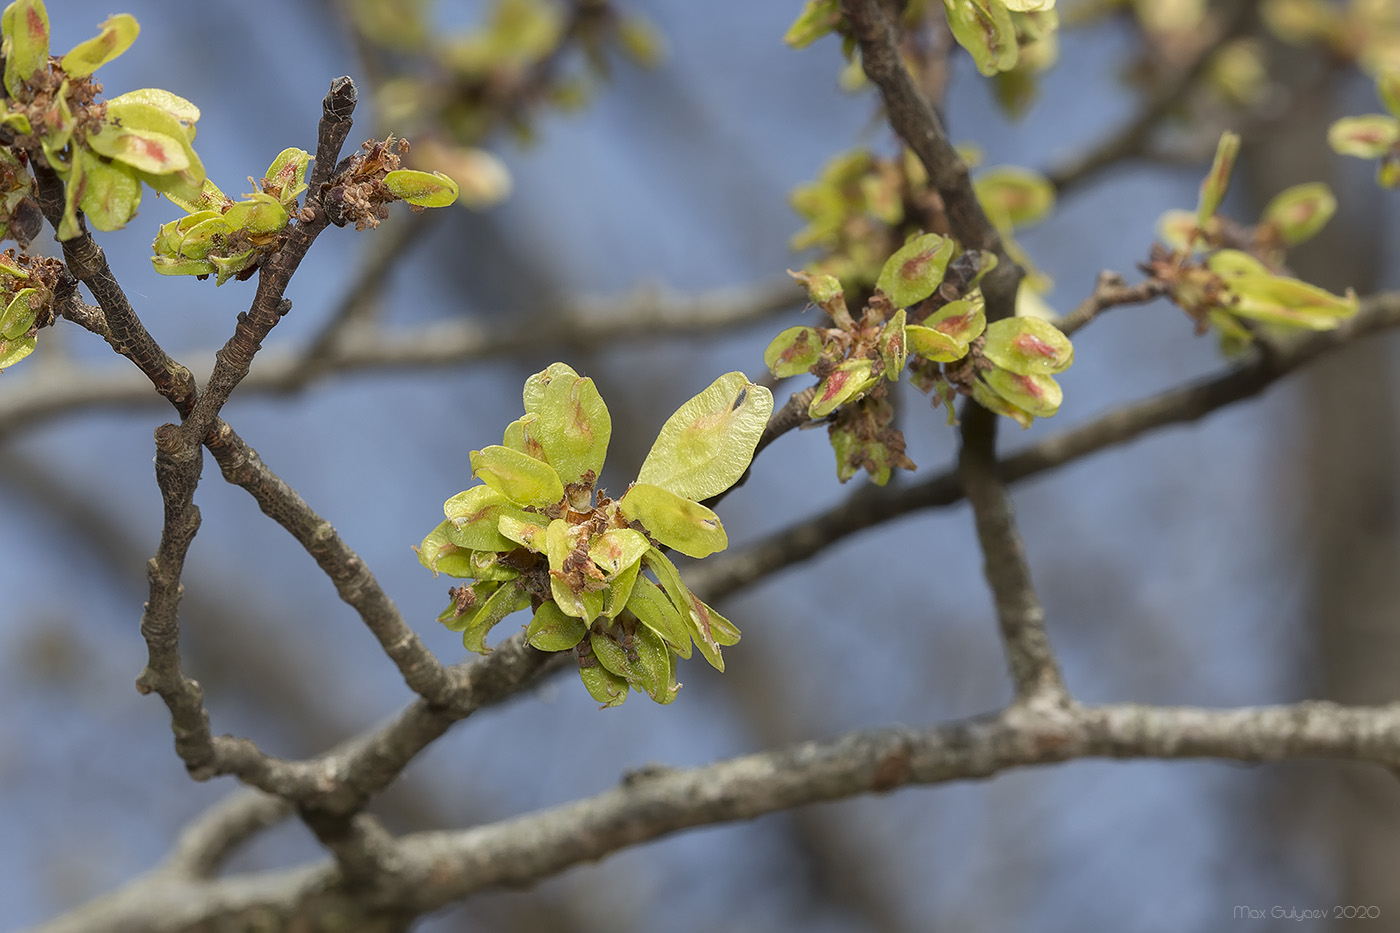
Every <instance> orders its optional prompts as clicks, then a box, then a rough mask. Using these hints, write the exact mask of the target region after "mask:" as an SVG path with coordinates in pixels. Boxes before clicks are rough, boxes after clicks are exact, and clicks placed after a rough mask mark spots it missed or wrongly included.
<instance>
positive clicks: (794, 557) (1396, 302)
mask: <svg viewBox="0 0 1400 933" xmlns="http://www.w3.org/2000/svg"><path fill="white" fill-rule="evenodd" d="M1397 325H1400V292H1382V293H1379V294H1376V295H1372V296H1370V297H1368V298H1366V299H1363V300H1362V302H1361V310H1360V311H1359V312H1358V313H1357V315H1356V316H1355V317H1353V318H1352V319H1351V320H1349V321H1346V322H1345V323H1343V324H1342V325H1341V326H1340V327H1338V328H1337V329H1336V330H1330V331H1321V332H1318V333H1314V334H1309V335H1307V336H1306V337H1303V338H1301V339H1299V340H1297V341H1294V342H1292V343H1288V344H1284V345H1281V346H1279V347H1277V348H1276V350H1275V351H1274V352H1272V353H1271V354H1270V355H1268V356H1264V355H1260V356H1258V357H1256V358H1255V359H1254V360H1252V361H1250V362H1248V363H1245V364H1244V365H1243V366H1239V367H1236V368H1233V369H1230V370H1227V371H1226V372H1224V373H1221V374H1220V375H1218V376H1214V377H1212V378H1209V379H1204V380H1201V381H1199V382H1196V383H1193V384H1191V385H1187V386H1184V387H1182V388H1179V389H1172V390H1170V391H1167V392H1163V393H1161V394H1160V395H1156V396H1153V397H1152V398H1148V399H1143V400H1142V401H1139V402H1134V403H1131V404H1128V405H1124V406H1122V407H1120V408H1117V409H1115V410H1113V411H1110V412H1108V413H1107V414H1104V415H1101V416H1099V417H1098V418H1095V419H1094V420H1093V421H1090V422H1089V423H1088V424H1084V425H1080V426H1079V427H1077V428H1071V429H1069V430H1067V431H1065V432H1064V433H1062V434H1057V435H1055V436H1053V437H1049V438H1047V439H1045V440H1043V441H1041V442H1040V443H1038V444H1034V445H1032V446H1031V447H1028V448H1026V449H1025V450H1022V451H1020V452H1018V453H1015V454H1012V455H1011V456H1009V457H1006V458H1005V459H1003V460H1001V461H1000V462H999V463H998V466H997V473H998V475H999V476H1000V477H1001V478H1002V480H1003V481H1005V482H1008V483H1012V482H1016V481H1018V480H1022V479H1025V478H1027V477H1029V476H1035V475H1037V474H1040V473H1045V472H1047V471H1049V470H1053V469H1055V468H1057V467H1060V466H1063V465H1064V464H1066V463H1070V462H1073V461H1075V460H1078V459H1080V458H1082V457H1087V456H1089V455H1090V454H1094V453H1097V452H1099V451H1101V450H1104V449H1106V448H1109V447H1113V446H1115V445H1117V444H1123V443H1126V442H1128V441H1131V440H1134V439H1135V438H1138V437H1141V436H1142V435H1144V434H1146V433H1148V432H1150V431H1153V430H1156V429H1158V428H1162V427H1166V426H1167V425H1172V424H1183V423H1186V422H1190V421H1196V420H1198V419H1200V418H1203V417H1205V416H1206V415H1208V414H1210V413H1211V412H1214V411H1216V410H1218V409H1221V408H1224V407H1226V406H1227V405H1232V404H1234V403H1236V402H1240V401H1243V400H1245V399H1247V398H1251V397H1253V396H1255V395H1258V394H1259V393H1260V392H1262V391H1264V389H1266V388H1268V387H1269V386H1270V385H1272V384H1273V383H1274V382H1276V381H1278V380H1279V379H1281V378H1283V377H1284V376H1286V375H1288V374H1289V373H1291V372H1293V371H1295V370H1297V369H1299V368H1301V367H1302V366H1304V365H1306V364H1308V363H1309V362H1311V361H1312V360H1314V359H1316V358H1317V357H1319V356H1321V355H1323V354H1324V353H1328V352H1330V351H1332V350H1335V349H1337V348H1339V347H1343V346H1346V345H1348V344H1350V343H1354V342H1355V341H1357V340H1359V339H1361V338H1363V337H1366V336H1369V335H1371V334H1374V333H1378V332H1381V331H1384V330H1386V329H1389V328H1392V327H1396V326H1397ZM962 498H963V488H962V483H961V481H960V480H959V479H958V476H957V474H956V473H955V472H952V471H948V472H943V473H939V474H937V475H935V476H933V477H932V478H930V479H928V480H925V481H924V482H922V483H916V484H911V485H907V486H888V487H884V488H881V487H879V486H873V485H865V486H861V487H860V488H858V489H857V490H856V491H855V492H854V493H852V494H851V495H850V496H849V497H847V499H846V501H844V502H842V503H841V504H839V505H837V506H835V507H833V508H831V509H829V510H828V511H826V512H824V513H822V514H820V515H816V516H813V517H812V518H809V519H805V520H803V521H801V522H798V523H796V524H794V525H791V526H789V527H788V528H786V529H784V530H782V531H779V532H777V533H775V534H772V535H769V536H768V537H766V538H764V539H762V540H761V541H758V542H756V543H754V544H752V545H749V546H748V547H745V548H742V549H731V550H729V551H726V552H725V553H722V554H718V555H716V556H714V557H710V558H707V559H706V560H705V561H704V562H702V563H701V564H700V565H699V566H698V567H695V568H694V569H693V570H690V571H688V572H687V575H686V579H687V580H688V581H689V582H690V585H691V588H692V589H694V590H696V591H697V592H700V593H703V594H704V595H705V596H706V598H708V599H714V600H719V599H722V598H723V597H724V596H726V595H728V594H730V593H733V592H734V591H736V590H739V589H742V588H743V587H745V586H748V585H750V584H752V583H755V582H757V581H758V580H761V579H763V578H765V577H767V576H769V575H770V574H773V573H775V572H777V571H778V570H781V569H783V568H784V567H790V566H792V565H793V564H797V563H801V562H802V561H804V560H807V559H808V558H811V557H813V556H815V555H817V554H819V553H821V552H822V551H823V550H825V549H826V548H828V547H830V546H831V545H833V544H835V543H836V542H838V541H840V540H841V539H842V538H845V537H848V536H849V535H853V534H855V533H857V532H860V531H863V530H865V529H866V528H872V527H874V526H875V525H878V524H881V523H882V522H887V521H890V520H892V519H896V518H899V517H901V516H904V515H908V514H909V513H911V512H915V511H918V510H920V509H927V508H938V507H941V506H946V505H952V504H953V503H955V502H958V501H960V500H961V499H962Z"/></svg>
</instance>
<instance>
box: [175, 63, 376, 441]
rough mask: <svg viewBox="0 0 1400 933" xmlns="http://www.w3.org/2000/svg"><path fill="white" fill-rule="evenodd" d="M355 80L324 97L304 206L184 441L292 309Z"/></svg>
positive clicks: (334, 85)
mask: <svg viewBox="0 0 1400 933" xmlns="http://www.w3.org/2000/svg"><path fill="white" fill-rule="evenodd" d="M355 98H356V91H355V83H354V82H353V81H351V80H350V79H349V78H348V77H340V78H336V79H335V80H334V81H332V82H331V88H330V90H329V91H327V92H326V96H325V98H324V99H323V100H322V101H321V121H320V123H319V125H318V129H317V133H316V159H315V162H314V163H313V164H312V170H311V180H310V182H309V185H310V187H309V188H308V190H307V192H306V201H305V207H303V208H302V211H301V214H300V215H299V216H298V220H297V222H296V223H294V224H293V225H292V226H291V228H290V229H289V230H288V231H287V232H286V234H285V236H284V238H283V240H282V243H281V245H280V246H279V247H278V249H277V250H276V252H274V253H272V255H271V256H269V257H268V258H267V259H266V260H265V261H264V262H263V265H262V267H261V268H260V269H259V270H258V288H257V292H256V293H255V294H254V296H253V303H252V305H251V307H250V308H249V309H248V312H247V313H246V314H240V315H238V323H237V325H236V326H235V327H234V331H233V336H231V337H229V339H228V342H227V343H226V344H224V346H223V348H222V349H220V350H219V351H218V353H217V354H215V362H214V371H213V372H212V373H211V374H210V376H209V381H208V382H207V383H205V386H204V392H203V394H202V395H201V396H200V398H199V401H198V402H196V403H195V406H194V408H193V410H192V411H191V412H190V413H189V415H188V416H186V418H185V420H184V422H183V424H182V425H181V434H182V436H183V437H184V440H185V443H187V444H191V445H198V444H199V443H201V442H202V441H203V439H204V436H205V434H207V433H208V432H209V431H210V429H211V428H212V427H213V425H214V421H215V419H216V418H218V416H219V411H220V410H221V409H222V408H223V406H224V403H225V402H226V401H228V397H229V395H230V393H232V392H233V390H234V389H235V388H236V387H237V386H238V384H239V383H240V382H242V381H243V378H244V377H245V376H247V375H248V370H249V368H251V366H252V364H253V356H254V354H256V353H257V352H258V350H260V349H262V342H263V339H264V338H266V337H267V335H268V334H269V333H271V331H272V328H273V327H275V326H277V322H278V321H280V320H281V319H282V315H284V314H286V313H287V312H288V311H290V310H291V308H292V305H291V302H290V301H288V300H287V299H286V298H285V297H284V294H285V292H286V290H287V286H288V285H289V284H290V283H291V280H292V276H293V275H294V274H295V273H296V271H297V268H298V267H300V265H301V261H302V260H303V259H304V258H305V257H306V253H307V251H308V250H310V249H311V244H312V243H314V242H315V241H316V237H317V236H318V235H319V234H320V233H321V231H322V230H325V229H326V227H327V225H328V224H329V223H330V219H329V217H328V216H327V214H326V210H325V207H324V206H323V205H322V203H321V198H322V194H323V190H322V189H324V188H325V186H326V184H327V183H328V182H329V181H330V178H331V173H332V172H333V171H334V169H335V164H336V161H337V160H338V159H339V158H340V148H341V146H342V145H344V143H345V138H346V137H347V136H349V135H350V127H351V117H352V115H353V114H354V112H355Z"/></svg>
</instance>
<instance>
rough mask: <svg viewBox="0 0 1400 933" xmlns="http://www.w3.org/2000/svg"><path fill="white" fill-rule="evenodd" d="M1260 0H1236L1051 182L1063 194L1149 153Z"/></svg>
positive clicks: (1246, 23)
mask: <svg viewBox="0 0 1400 933" xmlns="http://www.w3.org/2000/svg"><path fill="white" fill-rule="evenodd" d="M1257 4H1258V0H1235V2H1233V3H1231V4H1230V5H1229V6H1228V7H1227V8H1226V9H1225V11H1224V14H1223V16H1222V18H1221V19H1220V25H1219V26H1218V27H1217V28H1216V30H1215V33H1214V35H1213V36H1211V38H1210V40H1209V41H1207V42H1205V43H1203V44H1202V45H1201V47H1200V48H1199V49H1197V50H1196V54H1195V55H1193V56H1192V57H1191V60H1190V61H1189V62H1187V63H1186V64H1185V65H1183V66H1181V67H1180V68H1178V69H1177V70H1176V71H1175V72H1173V73H1172V74H1171V75H1170V76H1168V77H1167V78H1166V80H1164V81H1162V82H1161V83H1160V84H1158V85H1157V86H1156V87H1155V88H1153V89H1152V91H1151V92H1150V93H1149V94H1148V97H1147V100H1146V101H1144V102H1143V104H1142V108H1141V109H1140V110H1138V112H1137V114H1136V115H1134V116H1133V118H1132V119H1130V120H1129V121H1128V122H1127V123H1125V124H1123V126H1121V127H1119V129H1118V130H1117V131H1116V132H1114V133H1113V134H1112V135H1110V136H1109V137H1108V138H1106V139H1104V140H1103V141H1102V142H1100V143H1098V144H1097V145H1095V146H1093V147H1091V148H1089V149H1087V150H1086V151H1084V152H1082V153H1080V154H1079V155H1078V156H1076V157H1074V158H1072V159H1070V160H1069V161H1068V162H1066V163H1064V164H1063V165H1061V166H1059V167H1058V168H1055V169H1054V170H1052V171H1051V172H1049V173H1048V175H1047V177H1048V178H1049V180H1050V184H1052V185H1054V186H1055V189H1056V190H1057V191H1058V192H1059V193H1060V194H1062V195H1063V194H1064V193H1065V192H1066V191H1068V190H1069V189H1070V188H1073V187H1075V186H1076V185H1080V184H1083V183H1084V182H1086V181H1088V180H1089V179H1090V178H1092V177H1093V176H1094V175H1096V174H1098V173H1099V172H1100V171H1102V170H1103V169H1105V168H1108V167H1109V166H1111V165H1115V164H1117V163H1119V162H1122V161H1124V160H1125V159H1131V158H1134V157H1137V156H1142V155H1145V154H1147V153H1148V151H1149V146H1150V143H1151V137H1152V131H1153V130H1154V129H1156V127H1157V124H1159V123H1161V122H1162V120H1163V118H1165V117H1166V115H1167V114H1169V113H1170V112H1171V111H1172V110H1173V109H1174V108H1175V107H1176V106H1177V105H1179V104H1180V103H1181V101H1182V100H1183V99H1184V98H1185V97H1186V95H1187V94H1188V93H1190V91H1191V89H1192V88H1193V87H1195V86H1196V82H1197V81H1198V80H1200V77H1201V75H1202V74H1204V73H1205V70H1206V67H1207V66H1208V65H1210V62H1211V59H1212V58H1213V57H1214V56H1215V53H1216V52H1218V51H1219V50H1220V47H1221V46H1223V45H1224V44H1225V43H1227V42H1229V41H1231V40H1232V39H1237V38H1239V37H1240V36H1242V35H1244V34H1245V32H1246V30H1247V29H1248V28H1249V25H1250V22H1251V18H1252V14H1253V12H1254V7H1255V6H1256V5H1257Z"/></svg>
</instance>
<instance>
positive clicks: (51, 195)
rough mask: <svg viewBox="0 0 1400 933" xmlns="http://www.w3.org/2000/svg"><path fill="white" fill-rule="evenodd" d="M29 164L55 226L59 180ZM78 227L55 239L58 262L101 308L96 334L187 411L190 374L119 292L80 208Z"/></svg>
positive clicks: (191, 395) (60, 209)
mask: <svg viewBox="0 0 1400 933" xmlns="http://www.w3.org/2000/svg"><path fill="white" fill-rule="evenodd" d="M32 168H33V170H34V180H35V187H34V191H35V195H36V197H37V199H38V201H39V208H40V210H41V211H43V214H44V218H45V219H46V220H48V222H49V224H50V225H51V226H52V227H53V229H54V230H57V229H58V228H59V226H60V225H61V224H62V222H63V213H64V203H65V199H64V186H63V182H62V180H60V179H59V177H58V176H57V175H55V174H54V172H53V170H52V169H50V168H49V167H48V166H46V165H41V164H39V163H37V162H35V163H33V164H32ZM78 229H79V230H81V231H82V232H81V233H80V234H79V235H78V236H76V237H74V238H72V239H70V240H63V241H61V245H62V247H63V261H64V262H65V263H67V265H68V271H69V272H71V273H72V274H73V276H74V277H75V278H77V279H78V281H80V282H82V283H83V284H84V285H86V286H87V287H88V290H89V291H91V292H92V295H93V297H94V298H96V299H97V303H98V305H99V306H100V307H101V308H102V314H103V319H104V325H103V330H102V331H101V332H100V333H101V336H102V337H103V339H105V340H106V341H107V343H109V344H110V345H111V347H112V349H113V350H116V351H117V352H118V353H120V354H121V355H122V356H124V357H126V358H127V359H129V360H131V361H132V362H133V363H135V364H136V367H137V368H138V369H140V370H141V372H142V373H144V374H145V376H146V378H147V379H149V380H150V382H151V385H153V386H155V387H156V391H157V392H159V393H160V394H161V395H163V396H165V398H167V399H169V400H170V403H171V404H172V405H174V406H175V410H176V411H178V412H180V414H181V415H184V414H186V413H188V412H189V410H190V408H191V407H192V406H193V405H194V399H195V384H194V377H193V376H191V375H190V371H189V370H188V369H186V368H185V367H184V366H182V365H180V364H179V363H177V362H175V361H174V360H172V359H171V358H170V357H169V356H167V355H166V353H165V351H164V350H163V349H161V346H160V344H158V343H156V340H155V338H154V337H152V336H151V334H150V332H149V331H147V330H146V327H145V325H144V324H142V323H141V319H140V318H139V317H137V315H136V311H135V310H134V309H133V308H132V307H131V302H130V301H128V300H127V297H126V292H124V291H122V287H121V284H120V283H118V282H117V277H116V276H115V275H113V274H112V269H111V267H110V266H108V265H107V256H106V254H105V253H103V252H102V247H100V246H98V245H97V241H96V240H94V239H93V238H92V234H90V233H89V232H88V228H87V219H86V218H85V217H84V216H83V215H82V213H81V212H79V214H78ZM60 297H62V296H60ZM84 321H88V322H93V323H95V319H93V318H92V316H91V315H90V314H89V315H86V316H85V317H83V318H80V319H79V322H80V323H82V322H84Z"/></svg>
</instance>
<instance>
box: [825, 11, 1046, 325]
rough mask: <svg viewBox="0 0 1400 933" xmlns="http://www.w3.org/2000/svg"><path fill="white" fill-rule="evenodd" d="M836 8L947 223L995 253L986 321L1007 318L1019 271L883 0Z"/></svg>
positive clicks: (967, 244) (985, 289)
mask: <svg viewBox="0 0 1400 933" xmlns="http://www.w3.org/2000/svg"><path fill="white" fill-rule="evenodd" d="M841 11H842V13H843V14H844V15H845V17H846V20H847V21H848V22H849V23H850V24H851V31H852V32H853V34H854V35H855V38H856V41H857V43H859V45H860V56H861V57H860V61H861V67H862V68H864V70H865V76H866V77H867V78H869V79H870V81H871V83H872V84H874V85H875V86H876V87H878V88H879V89H880V97H881V98H882V99H883V100H884V102H885V110H886V112H887V113H888V116H889V121H890V125H891V126H892V127H894V130H895V132H896V133H898V134H899V135H900V137H902V138H903V139H904V141H905V143H906V144H908V146H909V148H910V150H911V151H913V153H914V154H915V155H916V156H918V157H919V161H920V162H922V163H923V166H924V170H925V171H927V172H928V178H929V184H930V185H931V186H932V187H933V189H934V190H935V191H937V192H938V195H939V197H941V198H942V199H943V208H944V210H945V212H946V213H947V216H948V224H949V226H950V227H951V228H952V232H953V236H955V237H956V238H957V239H958V241H959V243H961V245H962V248H963V249H981V250H986V251H987V252H990V253H993V254H994V255H995V256H996V257H997V266H996V268H995V269H993V270H992V271H991V272H989V273H988V274H987V276H986V278H984V279H983V280H982V283H981V289H982V294H983V296H984V297H985V298H986V300H987V320H989V321H995V320H998V319H1000V318H1003V317H1010V316H1011V315H1012V314H1013V313H1014V309H1015V307H1016V288H1017V286H1018V285H1019V284H1020V281H1021V277H1022V275H1023V273H1022V271H1021V269H1020V267H1019V266H1017V265H1016V263H1014V262H1012V260H1011V257H1009V256H1008V255H1007V254H1006V250H1005V248H1004V247H1003V246H1002V242H1001V234H1000V233H998V232H997V229H996V227H994V226H993V225H992V223H991V221H989V220H988V219H987V215H986V214H985V213H984V212H983V211H982V204H981V202H979V201H978V200H977V195H976V193H975V192H974V191H973V189H972V178H971V176H970V175H969V174H968V170H967V164H966V163H965V162H963V160H962V158H961V157H960V156H959V155H958V152H957V150H956V149H955V148H954V147H953V144H952V143H951V142H950V141H949V140H948V134H947V133H945V132H944V131H943V125H942V124H941V123H940V122H939V120H938V116H937V114H935V113H934V112H933V108H932V107H930V106H929V103H928V101H927V100H925V99H924V97H923V95H922V94H920V93H919V89H918V88H917V87H915V86H914V79H913V78H911V77H910V76H909V71H908V69H907V68H905V67H904V62H903V60H902V59H901V58H900V55H899V43H898V34H897V32H896V31H895V24H894V23H893V22H892V21H891V20H890V18H889V14H888V12H887V11H886V9H885V5H884V3H883V0H841Z"/></svg>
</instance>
